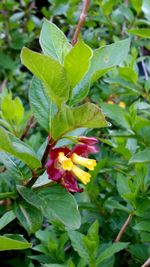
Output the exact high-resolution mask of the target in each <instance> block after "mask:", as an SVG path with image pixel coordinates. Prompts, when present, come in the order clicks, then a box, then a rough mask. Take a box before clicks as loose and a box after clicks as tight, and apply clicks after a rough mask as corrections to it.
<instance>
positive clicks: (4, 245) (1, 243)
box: [0, 236, 32, 251]
mask: <svg viewBox="0 0 150 267" xmlns="http://www.w3.org/2000/svg"><path fill="white" fill-rule="evenodd" d="M31 247H32V244H31V243H28V242H25V241H24V242H23V241H19V240H15V239H12V238H8V237H6V236H0V251H3V250H13V249H15V250H16V249H27V248H31Z"/></svg>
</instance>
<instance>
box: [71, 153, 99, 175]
mask: <svg viewBox="0 0 150 267" xmlns="http://www.w3.org/2000/svg"><path fill="white" fill-rule="evenodd" d="M71 159H72V161H73V163H76V164H80V165H81V166H84V167H86V168H88V169H89V170H91V171H92V170H94V167H95V166H96V160H95V159H87V158H84V157H81V156H79V155H77V154H76V153H73V154H72V156H71Z"/></svg>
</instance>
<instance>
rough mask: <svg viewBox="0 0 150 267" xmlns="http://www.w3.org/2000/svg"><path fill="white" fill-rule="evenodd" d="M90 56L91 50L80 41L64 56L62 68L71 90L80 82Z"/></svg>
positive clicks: (87, 67)
mask: <svg viewBox="0 0 150 267" xmlns="http://www.w3.org/2000/svg"><path fill="white" fill-rule="evenodd" d="M92 54H93V53H92V50H91V48H90V47H89V46H88V45H86V44H85V43H84V42H83V41H82V40H80V41H78V42H77V43H76V44H75V46H74V47H72V49H71V50H70V52H69V53H68V54H67V55H66V57H65V60H64V68H65V70H66V74H67V80H68V83H69V85H70V88H71V90H72V89H73V88H74V87H75V86H76V85H77V84H78V83H79V82H80V80H81V79H82V78H83V76H84V75H85V74H86V72H87V71H88V69H89V66H90V59H91V57H92Z"/></svg>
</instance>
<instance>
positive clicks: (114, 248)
mask: <svg viewBox="0 0 150 267" xmlns="http://www.w3.org/2000/svg"><path fill="white" fill-rule="evenodd" d="M128 245H129V243H123V242H119V243H114V244H112V245H111V246H110V247H109V248H107V249H105V250H104V252H102V253H101V254H100V256H99V257H98V258H97V260H96V264H100V263H101V262H103V261H104V260H106V259H108V258H110V257H112V256H113V255H114V254H115V253H117V252H119V251H120V250H123V249H125V248H126V247H127V246H128Z"/></svg>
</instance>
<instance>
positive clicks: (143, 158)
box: [129, 148, 150, 164]
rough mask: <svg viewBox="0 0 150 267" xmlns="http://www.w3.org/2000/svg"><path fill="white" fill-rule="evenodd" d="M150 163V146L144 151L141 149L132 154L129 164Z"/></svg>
mask: <svg viewBox="0 0 150 267" xmlns="http://www.w3.org/2000/svg"><path fill="white" fill-rule="evenodd" d="M142 162H144V163H149V162H150V148H146V149H145V150H143V151H139V152H137V153H136V154H134V155H133V156H132V158H131V159H130V161H129V164H132V163H142Z"/></svg>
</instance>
